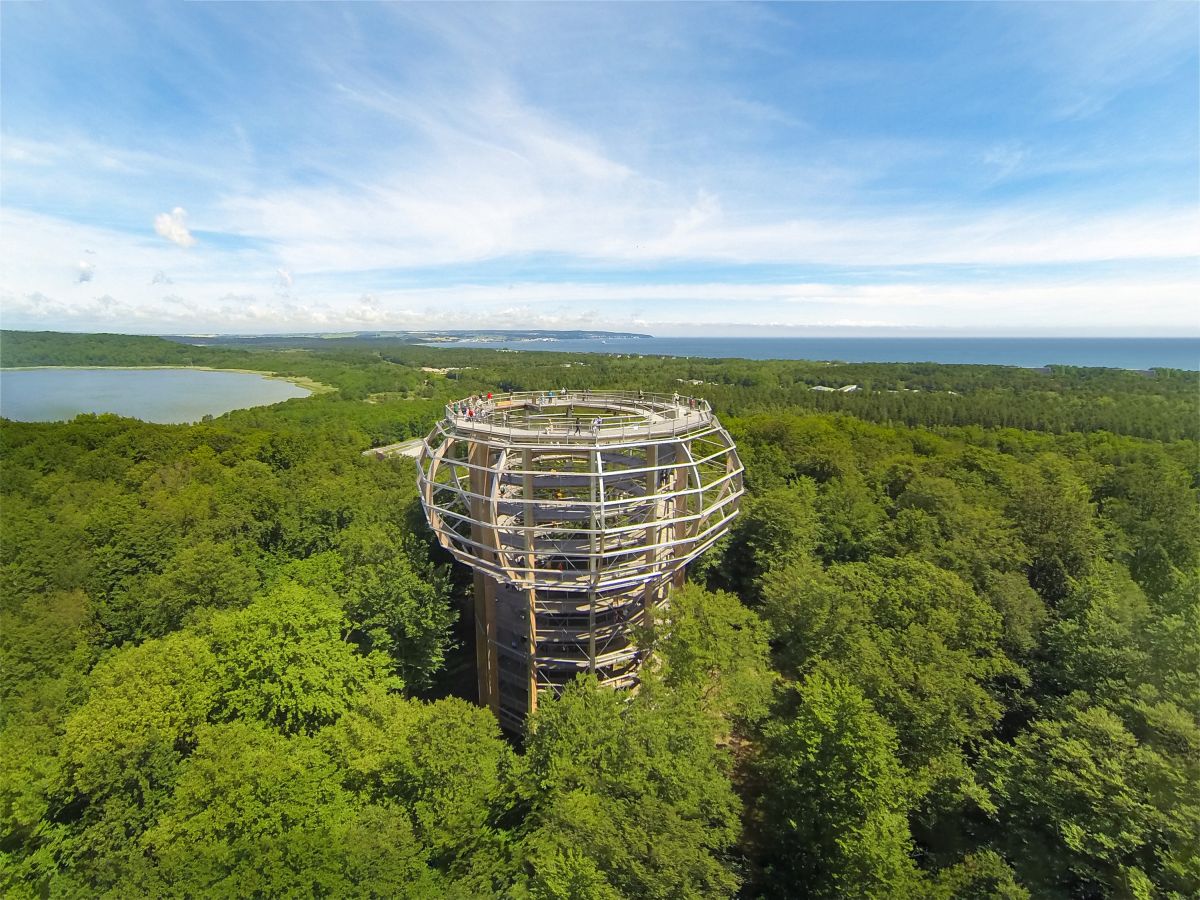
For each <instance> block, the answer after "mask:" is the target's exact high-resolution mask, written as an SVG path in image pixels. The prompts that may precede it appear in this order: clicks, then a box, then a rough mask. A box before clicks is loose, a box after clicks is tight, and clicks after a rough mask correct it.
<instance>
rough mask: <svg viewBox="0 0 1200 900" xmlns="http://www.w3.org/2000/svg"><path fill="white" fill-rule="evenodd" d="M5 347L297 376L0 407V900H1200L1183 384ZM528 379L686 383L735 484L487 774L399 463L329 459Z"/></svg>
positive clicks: (12, 359)
mask: <svg viewBox="0 0 1200 900" xmlns="http://www.w3.org/2000/svg"><path fill="white" fill-rule="evenodd" d="M3 353H4V364H5V365H36V364H67V365H69V364H94V365H104V364H119V365H149V364H166V363H174V364H194V365H206V366H215V367H229V368H239V369H259V370H264V371H271V372H278V373H281V374H287V375H297V376H307V377H310V378H313V379H314V380H316V381H320V382H322V383H325V384H329V385H332V386H333V387H334V388H336V390H334V391H333V392H330V393H326V394H322V395H319V396H313V397H309V398H305V399H302V400H293V401H288V402H287V403H284V404H281V405H278V406H275V407H269V408H257V409H250V410H241V411H237V412H234V413H230V414H228V415H226V416H223V417H220V418H218V419H216V420H215V421H213V422H208V423H203V424H199V425H194V426H166V425H148V424H144V423H141V422H137V421H134V420H128V419H118V418H116V417H112V416H81V417H79V418H78V419H76V420H75V421H73V422H70V423H65V424H28V423H16V422H8V421H5V422H4V423H3V427H2V428H0V442H2V447H0V467H2V468H0V475H2V484H3V498H2V499H3V502H2V504H0V517H2V520H0V528H2V531H0V554H2V558H0V563H2V564H3V579H4V582H3V591H2V595H0V603H2V606H0V650H2V651H3V662H2V665H0V690H2V691H3V696H2V700H0V715H2V717H3V720H2V726H3V730H2V731H0V758H3V759H4V761H5V762H4V767H3V772H2V780H0V815H2V816H3V819H4V822H3V828H2V829H0V832H2V838H0V851H2V854H3V855H2V857H0V860H2V861H0V879H3V882H2V883H3V884H4V892H5V894H6V895H10V896H16V897H20V896H46V895H51V896H75V895H88V896H90V895H96V894H102V893H105V892H108V893H112V894H119V895H123V896H158V895H170V894H182V895H196V896H210V895H215V896H222V895H236V896H242V895H255V894H258V895H264V896H277V895H285V894H289V893H296V894H321V895H326V896H379V895H389V896H429V897H435V896H436V897H442V896H462V897H478V896H493V895H495V896H527V897H595V898H614V897H678V896H734V895H737V894H740V895H742V896H747V897H757V896H766V897H783V896H813V897H833V896H898V897H903V896H922V897H924V896H931V897H946V898H949V897H960V896H1003V897H1023V896H1037V897H1042V896H1063V897H1095V896H1106V895H1130V896H1166V897H1170V896H1177V897H1187V896H1194V895H1195V894H1197V893H1198V892H1200V857H1198V855H1197V848H1196V842H1195V835H1196V834H1197V833H1200V796H1198V790H1200V788H1198V785H1200V764H1198V763H1197V760H1198V759H1200V725H1198V723H1197V710H1198V709H1200V676H1198V675H1197V672H1198V671H1200V638H1198V635H1200V607H1198V600H1197V598H1198V594H1200V583H1198V581H1197V563H1198V561H1200V549H1198V541H1200V538H1198V534H1200V532H1198V529H1197V513H1198V506H1197V499H1196V487H1197V483H1198V460H1197V444H1196V439H1197V428H1198V424H1197V417H1196V415H1195V413H1196V409H1195V397H1196V394H1195V390H1196V376H1195V374H1194V373H1178V372H1160V373H1157V374H1154V375H1152V376H1145V375H1141V374H1136V373H1125V372H1116V371H1111V370H1090V369H1085V370H1070V369H1056V370H1053V371H1048V372H1047V371H1026V370H1014V369H1003V368H995V367H985V366H964V367H957V366H953V367H952V366H932V365H925V366H904V365H857V366H851V365H847V366H838V365H827V364H820V363H804V362H780V361H771V362H761V363H760V362H748V361H742V360H735V361H705V360H670V359H657V358H644V357H643V358H627V359H616V358H611V357H603V356H595V357H593V356H588V357H582V358H581V357H568V356H565V355H559V354H552V353H537V354H532V353H530V354H518V353H499V352H494V351H484V350H465V349H427V348H421V347H412V346H404V345H388V344H386V342H379V341H377V342H373V343H370V344H369V345H366V346H361V347H360V346H355V345H354V343H353V342H346V343H342V344H339V345H338V346H337V347H335V348H333V349H329V350H325V349H322V350H308V349H305V350H299V351H297V350H294V349H292V350H288V349H276V350H268V349H258V348H256V349H242V348H227V347H184V346H183V345H180V344H174V343H170V342H166V341H158V340H156V339H152V338H125V337H119V336H55V335H40V336H22V335H18V334H14V333H5V334H4V335H3ZM567 363H570V365H569V366H567ZM422 367H424V368H426V369H431V368H437V369H443V370H444V369H449V370H451V371H449V372H448V373H446V374H442V373H440V372H430V371H424V370H423V368H422ZM691 382H700V384H698V385H695V384H691ZM547 384H553V385H556V386H557V385H561V386H562V387H565V388H567V389H568V390H572V391H574V390H581V389H583V388H588V389H590V390H602V389H611V390H638V389H644V390H645V391H647V392H662V393H666V394H671V393H672V392H674V391H680V392H681V393H685V394H691V393H695V394H699V395H702V396H704V397H705V398H707V399H708V400H709V401H710V402H711V403H712V405H713V409H714V411H715V412H716V413H717V415H719V416H720V419H721V421H722V423H723V424H725V425H726V426H727V427H728V428H729V429H730V431H731V433H732V434H733V437H734V439H735V441H736V442H737V445H738V448H739V452H740V454H741V458H742V462H743V463H744V464H745V466H746V473H745V485H746V489H747V497H746V499H745V502H744V512H743V515H742V516H741V518H739V519H738V520H737V522H736V523H735V526H734V528H733V530H732V532H731V534H730V535H729V536H728V537H727V538H726V539H725V540H724V541H722V542H721V543H720V544H718V545H717V547H715V548H714V549H713V550H711V551H710V552H709V553H707V554H706V555H705V556H703V557H701V558H700V560H698V561H697V562H696V563H695V564H694V565H693V566H692V567H691V570H690V572H689V578H690V583H689V584H688V585H687V586H686V587H684V588H683V589H680V590H677V591H676V592H675V593H674V594H673V595H672V599H671V603H670V606H669V612H666V613H663V614H661V615H660V616H659V617H658V619H657V620H656V621H655V622H654V623H653V624H652V626H651V627H648V628H647V629H646V630H645V634H644V636H643V640H644V642H645V643H646V645H647V646H648V647H650V648H652V649H653V660H654V663H653V665H650V666H648V667H646V669H645V671H644V683H643V685H642V687H641V689H640V690H639V691H638V693H637V694H636V695H635V696H633V697H632V698H630V697H629V696H628V695H625V694H618V693H615V692H611V691H604V690H600V689H598V688H597V687H596V686H595V685H594V684H593V683H591V682H589V681H587V680H586V679H583V680H580V681H579V682H577V683H574V684H572V685H570V686H569V687H568V688H567V690H566V691H565V692H564V694H563V695H562V696H561V698H559V699H558V700H556V701H553V702H548V703H544V704H539V706H538V709H537V711H536V713H535V714H534V715H533V716H532V717H531V719H530V721H529V724H528V734H527V735H526V737H525V739H524V741H523V743H522V744H521V746H519V747H517V746H513V745H512V744H511V743H510V742H508V741H507V740H505V739H504V737H503V736H502V735H501V733H500V731H499V728H498V726H497V724H496V721H495V719H494V718H493V717H492V716H491V714H490V713H489V712H487V711H486V710H482V709H479V708H478V707H476V706H475V705H474V704H472V703H469V702H467V700H465V699H461V697H456V696H452V695H453V694H454V693H455V692H456V691H457V692H458V693H459V694H460V695H462V696H468V697H469V696H473V689H474V682H473V679H472V677H471V673H470V670H469V669H470V657H471V653H470V651H471V646H470V643H469V635H467V634H463V633H462V632H461V631H456V623H457V622H458V620H459V608H460V606H461V604H462V601H463V599H464V598H465V597H466V596H467V594H468V593H469V585H468V583H467V578H466V573H465V571H464V569H463V568H462V567H456V566H451V564H450V563H449V560H448V558H447V557H446V556H445V555H444V554H443V552H442V551H441V550H440V549H438V548H437V547H436V546H435V544H434V543H433V541H432V540H431V536H430V535H429V533H428V531H427V530H426V528H425V527H424V525H423V518H422V516H421V514H420V510H419V505H418V503H417V498H416V491H415V487H414V485H415V479H416V471H415V467H414V465H413V463H412V461H411V460H408V459H405V458H395V459H392V458H389V459H386V460H375V459H372V458H370V457H365V458H364V457H363V456H362V455H361V451H362V450H363V449H365V448H367V447H370V446H373V445H382V444H387V443H391V442H394V441H399V440H403V439H406V438H411V437H416V436H419V435H422V434H425V433H427V432H428V431H429V429H430V427H431V426H432V424H433V422H434V421H435V420H437V419H438V418H439V417H440V416H441V415H443V411H444V404H445V403H446V402H447V401H452V400H454V399H458V398H461V397H463V396H468V395H470V394H472V393H480V392H487V391H500V390H506V391H512V390H524V389H540V388H543V387H544V386H545V385H547ZM684 384H686V385H687V387H686V388H685V387H683V385H684ZM845 384H857V385H859V387H860V390H858V391H855V392H851V393H839V392H822V391H813V390H811V388H812V387H813V386H815V385H824V386H839V385H845ZM368 400H369V401H371V402H367V401H368ZM464 673H465V675H466V677H464ZM464 688H465V689H464ZM435 698H437V699H435Z"/></svg>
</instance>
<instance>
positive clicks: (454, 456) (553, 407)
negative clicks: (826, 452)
mask: <svg viewBox="0 0 1200 900" xmlns="http://www.w3.org/2000/svg"><path fill="white" fill-rule="evenodd" d="M418 486H419V489H420V492H421V501H422V504H423V506H424V509H425V515H426V517H427V518H428V520H429V524H430V527H432V528H433V530H434V532H435V533H436V534H437V537H438V540H439V541H440V542H441V544H442V546H444V547H445V548H446V549H447V550H449V551H450V552H451V553H452V554H454V556H455V557H456V558H457V559H458V560H460V561H461V562H464V563H466V564H467V565H468V566H471V567H472V568H473V569H474V570H475V638H476V643H475V646H476V658H477V661H478V669H479V701H480V703H481V704H484V705H486V706H488V707H490V708H491V709H492V711H493V712H494V713H495V714H496V716H497V718H498V719H499V720H500V723H501V724H502V725H503V726H504V727H505V728H508V729H510V730H514V731H519V730H520V729H521V727H522V724H523V722H524V719H525V717H526V715H528V714H529V713H530V712H532V711H533V710H534V709H535V708H536V707H537V701H538V697H539V696H546V695H547V693H548V692H554V691H557V690H559V689H560V688H561V686H562V685H563V684H565V683H567V682H569V681H571V680H573V679H574V678H575V677H576V676H577V675H578V674H580V673H582V672H591V673H593V674H595V675H596V677H597V678H598V679H599V680H600V682H601V683H602V684H606V685H610V686H612V687H629V686H632V685H634V684H636V683H637V672H638V666H639V664H640V663H641V656H642V653H641V651H640V650H639V648H638V646H637V642H636V640H635V637H634V629H636V628H637V627H638V626H639V625H641V624H642V623H643V621H644V620H645V618H646V614H647V612H648V610H650V609H652V608H653V607H655V606H656V605H658V604H661V603H664V602H665V601H666V599H667V592H668V590H669V588H670V586H671V584H672V582H678V581H679V580H681V579H682V577H683V568H684V566H685V565H687V563H689V562H690V561H691V560H693V559H695V557H696V556H697V555H698V554H700V553H702V552H703V551H704V550H706V549H707V548H708V547H710V546H712V544H713V543H714V542H715V541H716V540H717V539H718V538H719V537H720V536H721V535H722V534H724V533H725V532H726V530H727V529H728V527H729V523H730V521H731V520H732V519H733V517H734V516H735V515H736V514H737V509H738V503H739V501H740V498H741V496H742V465H741V462H740V461H739V460H738V456H737V451H736V449H735V448H734V446H733V441H732V440H731V439H730V437H729V434H728V433H727V432H726V431H725V429H723V428H722V427H721V425H720V423H719V422H718V421H717V419H716V417H715V416H714V415H713V414H712V410H711V409H710V408H709V405H708V403H707V402H705V401H704V400H701V399H697V398H691V397H682V398H681V397H679V396H678V395H674V396H671V395H655V394H644V393H642V392H640V391H639V392H634V393H629V392H588V391H570V392H567V391H558V392H541V393H532V392H523V393H512V394H502V395H498V396H495V397H493V398H490V399H475V400H467V401H461V402H458V403H453V404H450V405H449V406H447V407H446V415H445V417H444V418H443V419H441V420H440V421H439V422H438V424H437V427H436V428H434V430H433V431H432V433H430V435H429V437H427V438H426V439H425V442H424V446H423V447H422V449H421V455H420V474H419V475H418Z"/></svg>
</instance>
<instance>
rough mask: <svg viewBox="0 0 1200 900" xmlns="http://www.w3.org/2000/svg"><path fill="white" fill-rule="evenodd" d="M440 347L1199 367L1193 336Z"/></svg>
mask: <svg viewBox="0 0 1200 900" xmlns="http://www.w3.org/2000/svg"><path fill="white" fill-rule="evenodd" d="M431 346H440V347H490V348H492V349H499V348H505V349H510V350H544V351H550V350H553V351H557V352H559V353H634V354H641V355H643V356H702V357H717V358H721V357H737V358H739V359H813V360H838V361H841V362H881V363H883V362H935V363H967V364H973V365H994V366H1020V367H1023V368H1039V367H1041V366H1050V365H1060V366H1097V367H1102V368H1112V369H1155V368H1158V369H1191V370H1195V369H1200V338H1194V337H1190V338H1189V337H1185V338H916V337H912V338H890V337H861V338H857V337H850V338H847V337H829V338H813V337H780V338H745V337H741V338H720V337H655V338H624V339H620V338H609V339H587V340H553V341H459V342H456V343H452V344H433V345H431Z"/></svg>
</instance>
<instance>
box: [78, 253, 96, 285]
mask: <svg viewBox="0 0 1200 900" xmlns="http://www.w3.org/2000/svg"><path fill="white" fill-rule="evenodd" d="M77 269H78V274H77V275H76V278H77V280H78V282H79V283H80V284H86V283H87V282H89V281H91V280H92V279H93V278H95V277H96V267H95V266H94V265H93V264H92V263H90V262H88V261H87V260H86V259H81V260H80V261H79V263H78V266H77Z"/></svg>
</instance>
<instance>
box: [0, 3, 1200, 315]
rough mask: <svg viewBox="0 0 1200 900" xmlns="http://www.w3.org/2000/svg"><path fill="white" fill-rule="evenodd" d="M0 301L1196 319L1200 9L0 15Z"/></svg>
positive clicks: (106, 8) (665, 6) (29, 11)
mask: <svg viewBox="0 0 1200 900" xmlns="http://www.w3.org/2000/svg"><path fill="white" fill-rule="evenodd" d="M0 25H2V29H0V41H2V46H0V51H2V52H0V74H2V76H3V78H2V81H0V90H2V93H3V96H2V101H3V117H2V120H0V129H2V131H0V138H2V140H0V151H2V169H0V189H2V193H0V322H2V323H3V325H4V326H5V327H9V328H56V329H65V330H110V331H127V332H150V333H153V332H160V333H162V332H189V333H191V332H201V333H207V332H242V333H266V332H279V331H321V330H337V331H341V330H352V329H353V330H359V329H361V330H378V329H404V328H470V327H489V328H494V327H513V328H521V327H540V328H578V327H585V328H606V329H616V330H637V331H646V332H651V333H654V334H664V335H665V334H701V333H704V334H764V335H780V334H787V333H797V334H875V333H886V334H914V335H918V334H920V335H925V334H947V335H949V334H1014V335H1022V334H1046V335H1063V334H1079V335H1177V334H1181V333H1186V334H1197V333H1200V312H1198V309H1200V303H1197V301H1196V299H1195V298H1197V297H1200V264H1198V259H1200V194H1198V191H1200V149H1198V134H1200V99H1198V85H1200V60H1198V49H1197V42H1198V38H1197V35H1198V34H1200V6H1198V5H1196V4H1193V3H1173V4H1155V3H1138V4H1121V3H1104V4H1089V3H1057V4H1046V5H1043V4H1036V3H1012V4H992V3H988V4H984V3H961V4H954V3H920V4H911V5H910V4H902V3H892V4H878V5H877V4H871V3H861V4H858V3H856V4H849V3H816V4H805V3H797V4H778V5H753V4H741V3H739V4H733V5H717V4H695V5H693V4H685V3H660V4H647V5H641V4H618V5H607V4H598V3H597V4H570V5H568V4H560V5H540V4H519V5H486V4H469V5H456V4H436V5H418V4H383V3H378V4H358V3H355V4H334V3H327V4H308V3H278V4H276V3H270V4H268V3H264V4H259V3H188V4H183V3H151V4H145V5H137V4H134V3H132V2H122V3H112V4H105V3H100V2H90V3H79V4H75V3H61V2H54V0H48V2H45V3H38V4H18V3H4V4H0Z"/></svg>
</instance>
